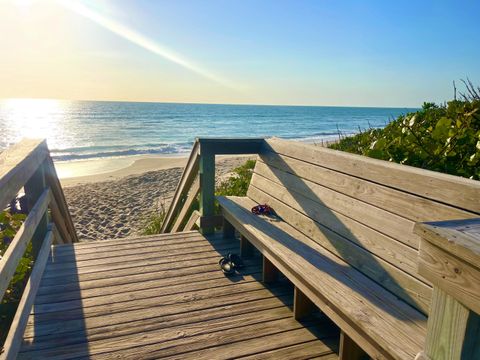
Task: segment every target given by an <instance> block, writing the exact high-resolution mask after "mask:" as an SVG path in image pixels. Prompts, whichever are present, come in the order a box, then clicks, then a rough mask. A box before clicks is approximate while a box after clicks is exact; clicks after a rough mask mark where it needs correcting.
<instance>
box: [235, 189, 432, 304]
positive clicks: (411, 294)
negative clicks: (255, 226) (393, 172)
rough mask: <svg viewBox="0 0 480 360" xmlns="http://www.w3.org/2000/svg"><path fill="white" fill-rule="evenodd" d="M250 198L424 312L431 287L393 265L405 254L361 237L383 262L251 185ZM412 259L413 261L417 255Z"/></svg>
mask: <svg viewBox="0 0 480 360" xmlns="http://www.w3.org/2000/svg"><path fill="white" fill-rule="evenodd" d="M249 195H250V196H251V197H252V198H253V199H254V200H255V202H260V203H263V202H268V203H269V204H270V205H271V206H272V207H273V208H274V209H275V211H276V212H277V213H278V214H279V215H280V217H281V218H282V219H285V221H286V223H285V224H289V225H290V226H292V228H294V229H296V230H297V231H298V232H299V233H300V234H301V235H300V236H302V237H303V238H305V237H307V236H308V238H309V240H308V241H310V242H315V243H316V244H318V245H319V246H322V247H323V248H324V249H325V250H327V251H329V252H330V253H332V254H334V255H335V256H339V257H340V258H342V259H343V260H344V261H346V262H347V263H348V264H350V265H351V266H353V267H355V268H356V269H357V270H359V271H360V272H362V273H363V274H365V275H367V276H369V277H370V278H372V279H373V280H375V281H377V282H379V283H380V284H381V285H382V286H384V287H385V288H387V289H389V290H390V291H392V292H394V293H395V294H396V295H397V296H399V297H401V298H402V299H404V301H407V302H408V303H409V304H411V305H412V306H414V307H415V308H417V309H420V310H421V311H422V312H424V313H427V311H428V306H429V302H430V298H431V292H432V290H431V287H430V286H429V285H427V284H425V283H424V282H422V281H420V280H418V279H417V278H415V277H412V276H411V275H410V274H408V273H406V272H404V271H403V270H402V269H399V268H398V267H397V266H398V265H401V263H400V261H398V260H397V262H394V263H395V265H393V264H392V262H393V261H392V259H401V258H406V257H405V255H403V254H401V253H391V251H389V249H388V246H387V247H386V246H385V245H384V246H381V244H380V245H379V244H377V243H372V242H370V240H369V239H368V238H367V237H365V236H363V237H362V238H363V240H364V241H363V244H368V245H369V249H370V250H375V252H376V253H377V254H378V253H380V254H381V255H382V257H386V256H387V255H388V254H390V255H391V256H389V257H390V259H389V260H390V261H386V260H384V259H383V258H382V257H379V256H378V255H376V254H374V253H372V252H369V251H367V250H365V249H364V248H362V247H360V246H358V245H357V244H356V243H354V242H352V241H350V240H348V239H346V238H345V237H343V236H341V235H340V234H338V233H337V232H335V231H332V230H331V229H329V228H328V227H325V226H323V225H321V224H319V223H317V222H316V221H314V220H312V219H310V218H309V217H307V216H305V215H304V214H302V213H301V212H299V211H296V210H295V209H293V208H292V207H290V206H288V205H286V204H284V203H283V202H281V201H277V200H276V199H275V198H274V197H271V196H268V195H267V194H265V193H263V192H261V191H260V190H257V189H256V188H255V187H253V186H252V187H250V189H249ZM239 201H242V207H243V208H244V209H247V208H248V206H252V204H254V203H255V202H253V201H252V200H250V199H247V198H245V199H239ZM327 216H328V214H327ZM263 220H266V222H269V223H271V224H272V225H277V224H278V225H279V226H280V225H281V224H282V221H280V222H278V221H277V220H276V219H273V220H272V219H270V218H268V217H263ZM362 238H361V239H362ZM355 240H356V241H357V242H359V241H360V240H359V239H358V238H356V237H355ZM414 258H415V259H416V254H415V257H414ZM411 271H413V270H411Z"/></svg>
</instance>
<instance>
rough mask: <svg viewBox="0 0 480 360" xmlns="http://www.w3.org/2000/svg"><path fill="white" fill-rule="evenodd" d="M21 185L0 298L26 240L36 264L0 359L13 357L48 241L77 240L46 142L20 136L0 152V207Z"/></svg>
mask: <svg viewBox="0 0 480 360" xmlns="http://www.w3.org/2000/svg"><path fill="white" fill-rule="evenodd" d="M22 188H23V189H24V192H25V196H26V198H27V207H28V209H27V217H26V219H25V221H24V223H23V224H22V226H21V227H20V229H19V230H18V231H17V233H16V234H15V237H14V238H13V240H12V242H11V243H10V245H9V246H8V248H7V250H6V251H5V254H3V257H2V258H1V259H0V299H3V297H4V295H5V292H6V290H7V288H8V286H9V284H10V281H11V279H12V277H13V275H14V274H15V270H16V269H17V266H18V264H19V262H20V260H21V259H22V257H23V256H24V253H25V251H26V249H27V246H28V244H29V243H31V244H32V255H33V258H34V260H35V263H34V267H33V270H32V273H31V274H30V277H29V280H28V283H27V286H26V288H25V290H24V292H23V295H22V298H21V300H20V304H19V307H18V309H17V312H16V314H15V318H14V321H13V323H12V326H11V328H10V332H9V334H8V337H7V340H6V342H5V346H4V349H5V351H4V353H3V354H1V355H0V359H14V358H15V357H16V354H17V352H18V349H19V347H20V344H21V341H22V335H23V332H24V330H25V326H26V323H27V319H28V315H29V313H30V311H31V307H32V305H33V300H34V298H35V294H36V291H37V289H38V286H39V284H40V279H41V276H42V273H43V269H44V268H45V264H46V262H47V260H48V256H49V253H50V247H51V245H52V243H53V242H54V241H55V242H57V243H72V242H76V241H77V235H76V232H75V227H74V225H73V221H72V219H71V216H70V213H69V211H68V206H67V203H66V200H65V196H64V194H63V190H62V188H61V186H60V181H59V180H58V177H57V174H56V172H55V168H54V165H53V161H52V159H51V157H50V153H49V151H48V147H47V144H46V142H45V140H22V141H21V142H19V143H18V144H16V145H14V146H12V147H10V148H8V149H7V150H5V151H4V152H3V153H1V154H0V206H1V209H4V208H5V207H6V206H7V204H9V203H10V202H11V201H12V199H15V198H16V196H17V194H18V193H19V191H20V190H21V189H22ZM50 218H52V221H53V222H51V221H50Z"/></svg>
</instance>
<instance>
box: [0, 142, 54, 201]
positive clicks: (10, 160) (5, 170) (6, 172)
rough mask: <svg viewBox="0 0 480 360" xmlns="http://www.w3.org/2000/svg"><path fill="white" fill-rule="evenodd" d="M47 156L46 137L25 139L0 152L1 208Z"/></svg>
mask: <svg viewBox="0 0 480 360" xmlns="http://www.w3.org/2000/svg"><path fill="white" fill-rule="evenodd" d="M47 156H48V148H47V143H46V141H45V140H44V139H24V140H22V141H20V142H19V143H17V144H15V145H13V146H11V147H9V148H8V149H6V150H5V151H3V152H2V153H1V154H0V189H1V191H0V209H4V208H5V207H6V206H7V205H8V203H9V202H10V201H11V200H12V199H13V198H15V196H16V195H17V193H18V192H19V191H20V189H21V188H22V187H23V186H24V185H25V183H26V182H27V181H28V179H30V177H31V176H32V175H33V173H34V172H35V171H36V170H37V169H38V167H39V165H40V164H42V163H43V161H44V160H45V159H46V157H47Z"/></svg>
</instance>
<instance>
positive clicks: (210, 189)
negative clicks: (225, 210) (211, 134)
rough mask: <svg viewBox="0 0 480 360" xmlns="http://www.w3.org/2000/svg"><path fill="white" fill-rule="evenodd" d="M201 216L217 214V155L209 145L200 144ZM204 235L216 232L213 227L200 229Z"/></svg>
mask: <svg viewBox="0 0 480 360" xmlns="http://www.w3.org/2000/svg"><path fill="white" fill-rule="evenodd" d="M199 177H200V214H201V216H204V217H208V216H213V215H214V213H215V153H214V152H213V149H212V148H211V146H210V145H209V144H208V145H206V144H202V143H201V142H200V165H199ZM200 231H201V233H202V234H204V235H207V234H212V233H213V232H214V231H215V228H214V227H213V226H209V227H204V228H201V229H200Z"/></svg>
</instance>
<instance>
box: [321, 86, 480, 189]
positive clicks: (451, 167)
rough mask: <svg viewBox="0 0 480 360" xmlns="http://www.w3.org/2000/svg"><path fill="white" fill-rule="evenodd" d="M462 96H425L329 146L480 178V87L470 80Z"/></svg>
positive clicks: (471, 177) (424, 167)
mask: <svg viewBox="0 0 480 360" xmlns="http://www.w3.org/2000/svg"><path fill="white" fill-rule="evenodd" d="M465 85H466V88H467V92H466V94H461V96H460V97H461V99H454V100H452V101H449V102H447V103H445V104H435V103H431V102H426V103H424V104H423V106H422V108H421V109H420V110H418V111H416V112H412V113H408V114H406V115H401V116H399V117H398V118H397V119H395V120H393V121H391V122H390V123H389V124H388V125H387V126H386V127H385V128H383V129H368V130H364V131H360V132H359V133H358V134H356V135H353V136H347V137H343V138H341V139H340V140H339V141H338V142H337V143H334V144H330V145H329V147H330V148H332V149H336V150H342V151H347V152H351V153H355V154H360V155H365V156H369V157H372V158H376V159H381V160H387V161H392V162H396V163H400V164H405V165H411V166H415V167H419V168H423V169H428V170H433V171H439V172H443V173H447V174H452V175H457V176H463V177H467V178H470V179H475V180H479V179H480V88H478V87H477V88H475V87H474V86H473V85H472V84H471V83H470V82H465Z"/></svg>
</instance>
